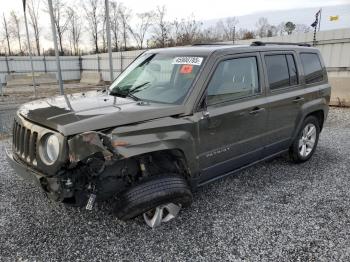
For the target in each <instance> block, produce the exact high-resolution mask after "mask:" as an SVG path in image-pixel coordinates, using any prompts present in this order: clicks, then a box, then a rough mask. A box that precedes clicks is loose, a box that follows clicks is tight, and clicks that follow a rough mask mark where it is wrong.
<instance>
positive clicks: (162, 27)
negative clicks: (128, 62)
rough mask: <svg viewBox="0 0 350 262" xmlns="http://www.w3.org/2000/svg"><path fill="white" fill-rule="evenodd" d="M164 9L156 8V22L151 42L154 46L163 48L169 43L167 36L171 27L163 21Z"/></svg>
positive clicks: (163, 7)
mask: <svg viewBox="0 0 350 262" xmlns="http://www.w3.org/2000/svg"><path fill="white" fill-rule="evenodd" d="M165 15H166V8H165V6H162V7H159V6H158V7H157V10H156V16H155V18H156V20H155V24H154V28H153V36H152V38H153V40H154V42H155V45H156V46H159V47H165V46H166V45H167V42H168V41H169V34H170V28H171V25H170V24H169V22H167V21H166V20H165Z"/></svg>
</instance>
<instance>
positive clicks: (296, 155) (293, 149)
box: [289, 115, 320, 163]
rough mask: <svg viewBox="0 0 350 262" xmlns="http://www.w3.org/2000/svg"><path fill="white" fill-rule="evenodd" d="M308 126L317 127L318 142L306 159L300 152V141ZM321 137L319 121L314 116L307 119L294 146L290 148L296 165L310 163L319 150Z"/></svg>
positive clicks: (291, 157)
mask: <svg viewBox="0 0 350 262" xmlns="http://www.w3.org/2000/svg"><path fill="white" fill-rule="evenodd" d="M308 124H313V125H314V126H315V127H316V140H315V144H314V147H313V149H312V151H311V152H310V153H309V154H308V155H307V156H305V157H304V156H302V155H301V153H300V151H299V140H300V139H301V137H302V135H303V130H304V128H305V127H306V126H307V125H308ZM319 136H320V123H319V121H318V119H317V118H316V117H315V116H312V115H311V116H308V117H306V118H305V120H304V122H303V124H302V125H301V128H300V130H299V133H298V135H297V136H296V137H295V139H294V141H293V144H292V145H291V146H290V148H289V156H290V159H291V160H292V161H293V162H294V163H303V162H305V161H308V160H309V159H310V158H311V157H312V155H313V154H314V152H315V150H316V148H317V144H318V139H319Z"/></svg>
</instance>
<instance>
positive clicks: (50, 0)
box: [48, 0, 64, 95]
mask: <svg viewBox="0 0 350 262" xmlns="http://www.w3.org/2000/svg"><path fill="white" fill-rule="evenodd" d="M48 3H49V11H50V18H51V29H52V38H53V44H54V47H55V56H56V64H57V75H58V84H59V86H60V93H61V95H64V89H63V81H62V72H61V64H60V55H59V53H58V45H57V33H56V27H55V19H54V17H53V7H52V0H48Z"/></svg>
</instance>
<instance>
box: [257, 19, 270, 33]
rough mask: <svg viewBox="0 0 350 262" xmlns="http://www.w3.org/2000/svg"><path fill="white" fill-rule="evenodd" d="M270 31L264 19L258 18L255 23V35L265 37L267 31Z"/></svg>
mask: <svg viewBox="0 0 350 262" xmlns="http://www.w3.org/2000/svg"><path fill="white" fill-rule="evenodd" d="M269 29H270V24H269V22H268V20H267V18H266V17H260V18H259V20H258V22H257V23H256V33H257V35H258V36H259V37H266V36H267V35H268V30H269Z"/></svg>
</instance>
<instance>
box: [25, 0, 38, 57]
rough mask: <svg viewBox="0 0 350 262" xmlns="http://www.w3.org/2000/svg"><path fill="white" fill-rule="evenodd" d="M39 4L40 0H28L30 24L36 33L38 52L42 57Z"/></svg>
mask: <svg viewBox="0 0 350 262" xmlns="http://www.w3.org/2000/svg"><path fill="white" fill-rule="evenodd" d="M39 4H40V0H28V1H27V6H28V13H29V24H30V25H31V26H32V28H33V31H34V38H35V45H36V51H37V53H38V55H40V31H41V28H40V27H39Z"/></svg>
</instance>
